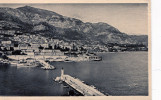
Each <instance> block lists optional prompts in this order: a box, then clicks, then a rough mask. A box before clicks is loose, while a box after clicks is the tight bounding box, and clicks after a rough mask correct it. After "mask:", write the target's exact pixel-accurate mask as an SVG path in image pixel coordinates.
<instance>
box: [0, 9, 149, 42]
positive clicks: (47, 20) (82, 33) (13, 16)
mask: <svg viewBox="0 0 161 100" xmlns="http://www.w3.org/2000/svg"><path fill="white" fill-rule="evenodd" d="M0 28H1V29H5V30H6V29H13V30H20V31H22V32H24V33H25V32H27V33H31V34H41V35H43V36H46V37H53V38H58V39H63V40H66V41H74V40H79V41H82V43H83V44H85V43H87V44H101V45H104V44H107V43H121V44H124V43H128V44H137V43H145V44H146V43H148V41H147V39H144V38H146V37H147V36H141V37H142V38H140V37H139V36H131V35H127V34H125V33H123V32H120V31H119V30H118V29H117V28H115V27H113V26H111V25H109V24H107V23H103V22H99V23H89V22H87V23H85V22H82V21H81V20H79V19H75V18H70V17H66V16H63V15H60V14H58V13H55V12H53V11H48V10H43V9H39V8H34V7H30V6H24V7H19V8H16V9H13V8H0Z"/></svg>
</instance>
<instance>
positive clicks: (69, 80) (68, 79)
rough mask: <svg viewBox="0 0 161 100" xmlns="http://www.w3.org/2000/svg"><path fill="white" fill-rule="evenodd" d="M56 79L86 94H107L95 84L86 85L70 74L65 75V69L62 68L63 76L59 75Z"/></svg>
mask: <svg viewBox="0 0 161 100" xmlns="http://www.w3.org/2000/svg"><path fill="white" fill-rule="evenodd" d="M55 81H63V82H65V83H66V84H68V85H69V86H71V87H72V88H73V89H75V90H76V91H78V92H79V93H81V94H82V95H84V96H106V95H104V94H103V93H101V92H100V91H98V90H97V89H96V88H95V87H94V86H89V85H86V84H85V83H83V82H82V81H80V80H79V79H76V78H74V77H72V76H70V75H64V69H61V76H60V77H57V78H56V79H55Z"/></svg>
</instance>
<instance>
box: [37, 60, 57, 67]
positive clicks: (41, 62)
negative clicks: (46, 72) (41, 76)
mask: <svg viewBox="0 0 161 100" xmlns="http://www.w3.org/2000/svg"><path fill="white" fill-rule="evenodd" d="M38 61H39V62H40V64H41V65H42V66H44V67H41V68H42V69H55V67H54V66H52V65H50V64H49V63H47V62H45V61H44V60H38Z"/></svg>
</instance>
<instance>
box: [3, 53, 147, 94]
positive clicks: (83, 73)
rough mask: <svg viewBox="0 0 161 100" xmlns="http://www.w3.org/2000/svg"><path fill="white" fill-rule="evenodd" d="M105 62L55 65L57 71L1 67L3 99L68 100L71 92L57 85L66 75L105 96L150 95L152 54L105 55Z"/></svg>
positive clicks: (59, 63) (58, 63)
mask: <svg viewBox="0 0 161 100" xmlns="http://www.w3.org/2000/svg"><path fill="white" fill-rule="evenodd" d="M99 55H101V56H102V57H103V61H99V62H97V61H89V62H68V63H67V62H52V64H53V65H54V66H55V67H56V68H57V69H56V70H43V69H41V68H39V67H36V68H16V67H14V66H4V67H3V66H1V67H0V95H11V96H12V95H16V96H24V95H25V96H30V95H32V96H66V95H67V94H68V91H69V90H70V88H67V87H64V85H63V84H60V83H57V82H55V81H53V78H54V79H55V78H56V77H57V76H60V69H61V68H62V67H63V68H64V70H65V74H69V75H71V76H74V77H77V78H79V79H80V80H82V81H85V83H86V84H89V85H94V86H95V87H96V88H97V89H98V90H100V91H102V92H103V93H104V94H106V93H108V94H110V95H116V96H117V95H118V96H120V95H121V96H127V95H148V53H147V52H126V53H101V54H99Z"/></svg>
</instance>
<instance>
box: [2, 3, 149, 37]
mask: <svg viewBox="0 0 161 100" xmlns="http://www.w3.org/2000/svg"><path fill="white" fill-rule="evenodd" d="M25 5H28V6H32V7H36V8H41V9H46V10H50V11H54V12H56V13H58V14H61V15H63V16H67V17H72V18H77V19H80V20H82V21H83V22H91V23H97V22H105V23H108V24H110V25H112V26H114V27H115V28H117V29H119V30H120V31H121V32H124V33H127V34H131V35H147V34H148V5H147V4H146V3H141V4H139V3H131V4H130V3H120V4H119V3H107V4H0V7H11V8H17V7H22V6H25Z"/></svg>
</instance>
